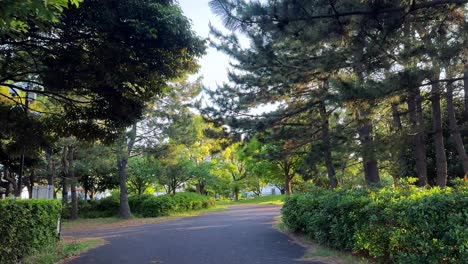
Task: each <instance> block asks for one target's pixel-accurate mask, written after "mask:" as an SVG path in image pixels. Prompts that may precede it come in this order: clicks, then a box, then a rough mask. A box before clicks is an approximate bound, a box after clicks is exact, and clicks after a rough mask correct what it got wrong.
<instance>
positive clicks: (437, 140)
mask: <svg viewBox="0 0 468 264" xmlns="http://www.w3.org/2000/svg"><path fill="white" fill-rule="evenodd" d="M439 74H440V72H439V71H438V72H436V73H435V74H434V76H433V79H432V80H433V81H437V80H439ZM431 105H432V129H433V130H434V131H433V139H434V148H435V154H436V170H437V185H438V186H440V187H445V186H446V185H447V158H446V156H445V144H444V135H443V130H442V111H441V107H440V84H439V83H434V84H432V89H431Z"/></svg>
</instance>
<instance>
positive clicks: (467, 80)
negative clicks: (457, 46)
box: [463, 39, 468, 124]
mask: <svg viewBox="0 0 468 264" xmlns="http://www.w3.org/2000/svg"><path fill="white" fill-rule="evenodd" d="M464 53H465V56H464V60H463V63H464V71H463V91H464V92H465V95H464V96H465V98H464V99H465V111H464V118H465V124H468V40H466V39H465V52H464Z"/></svg>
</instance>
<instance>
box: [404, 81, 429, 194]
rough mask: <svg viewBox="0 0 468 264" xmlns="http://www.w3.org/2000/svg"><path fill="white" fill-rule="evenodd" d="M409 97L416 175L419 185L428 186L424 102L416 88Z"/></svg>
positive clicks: (411, 137)
mask: <svg viewBox="0 0 468 264" xmlns="http://www.w3.org/2000/svg"><path fill="white" fill-rule="evenodd" d="M415 89H416V90H414V91H413V90H412V91H410V92H409V95H408V102H407V103H408V112H409V119H410V122H411V135H410V139H411V142H412V143H413V156H414V159H415V161H416V174H417V176H418V185H419V186H421V187H422V186H426V185H427V184H428V182H427V158H426V143H425V139H424V135H425V133H424V119H423V116H422V102H421V95H420V91H419V88H415Z"/></svg>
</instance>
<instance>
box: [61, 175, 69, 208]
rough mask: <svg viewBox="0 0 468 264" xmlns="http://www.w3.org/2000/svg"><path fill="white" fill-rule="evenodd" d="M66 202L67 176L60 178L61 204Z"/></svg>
mask: <svg viewBox="0 0 468 264" xmlns="http://www.w3.org/2000/svg"><path fill="white" fill-rule="evenodd" d="M67 203H68V190H67V177H63V178H62V204H64V205H66V204H67Z"/></svg>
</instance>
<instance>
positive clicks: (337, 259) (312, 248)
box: [274, 216, 372, 264]
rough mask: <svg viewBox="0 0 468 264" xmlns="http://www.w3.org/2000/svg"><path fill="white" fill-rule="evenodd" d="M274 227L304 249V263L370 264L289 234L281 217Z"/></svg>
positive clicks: (276, 220)
mask: <svg viewBox="0 0 468 264" xmlns="http://www.w3.org/2000/svg"><path fill="white" fill-rule="evenodd" d="M274 227H275V228H276V229H278V230H279V231H280V232H282V233H284V234H286V235H288V236H289V237H291V238H292V239H293V240H294V241H295V242H296V243H297V244H299V245H301V246H302V247H304V248H306V253H305V254H304V256H303V257H302V260H304V261H317V262H322V263H325V264H370V263H372V262H371V261H370V260H369V259H366V258H362V257H357V256H353V255H352V254H351V253H350V252H343V251H338V250H334V249H331V248H328V247H325V246H323V245H319V244H317V243H316V242H314V241H313V240H312V239H310V238H308V237H307V236H304V235H300V234H294V233H291V232H290V231H289V230H288V229H287V227H286V226H285V224H284V223H283V222H282V221H281V216H277V217H276V219H275V224H274Z"/></svg>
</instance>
